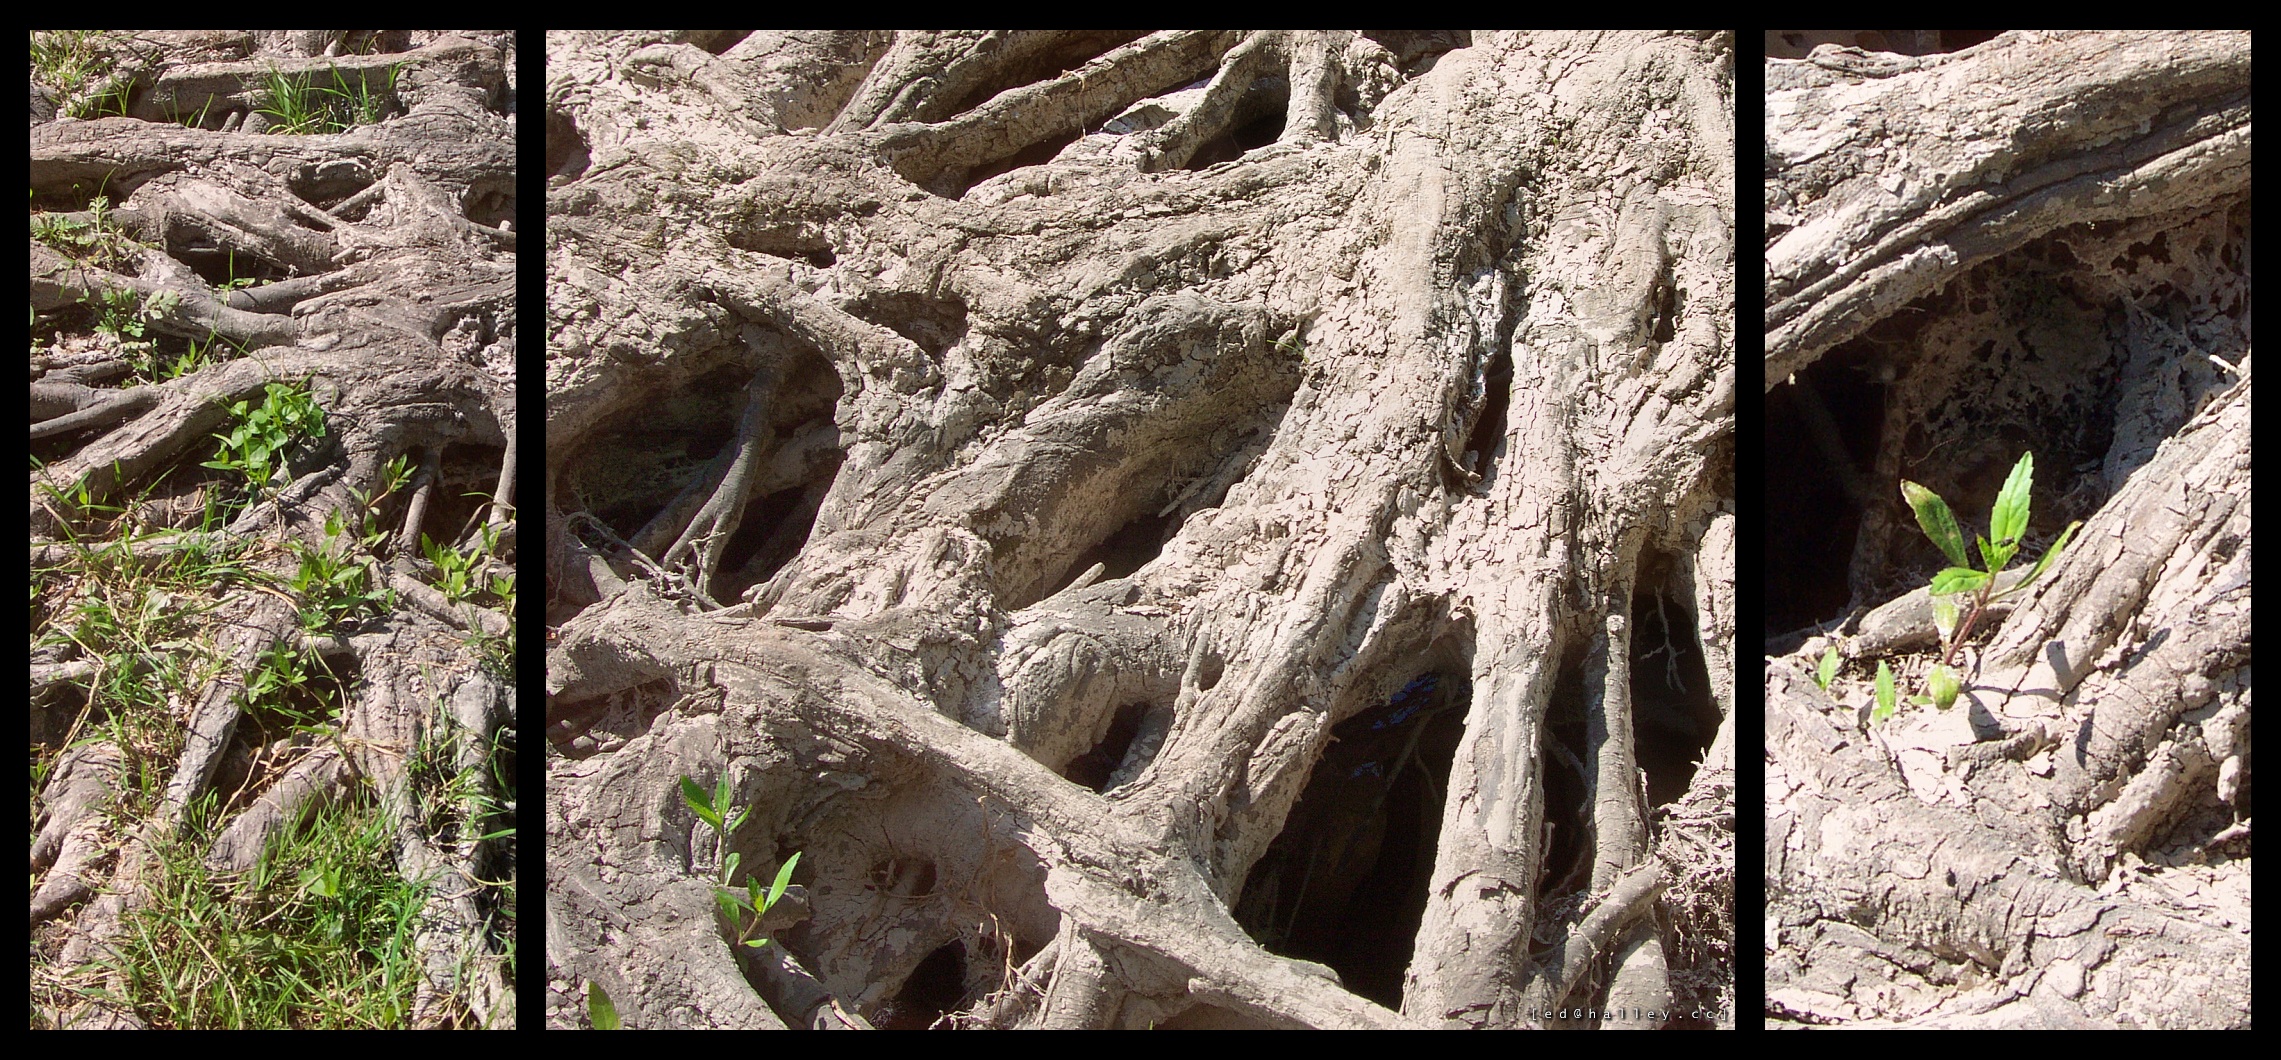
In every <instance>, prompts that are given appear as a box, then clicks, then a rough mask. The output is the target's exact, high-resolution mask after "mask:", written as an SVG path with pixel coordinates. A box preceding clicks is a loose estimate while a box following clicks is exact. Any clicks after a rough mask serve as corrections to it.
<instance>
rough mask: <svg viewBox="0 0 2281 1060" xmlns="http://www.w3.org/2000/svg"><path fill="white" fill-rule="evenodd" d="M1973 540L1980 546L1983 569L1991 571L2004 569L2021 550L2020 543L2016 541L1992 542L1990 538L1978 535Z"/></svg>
mask: <svg viewBox="0 0 2281 1060" xmlns="http://www.w3.org/2000/svg"><path fill="white" fill-rule="evenodd" d="M1973 540H1974V541H1975V542H1977V543H1978V544H1979V546H1980V562H1981V564H1982V569H1984V570H1986V571H1988V572H1990V573H1994V572H1996V571H2000V570H2003V569H2004V565H2005V564H2007V563H2010V562H2011V561H2012V557H2013V556H2016V555H2019V552H2020V546H2019V543H2018V542H2016V541H2015V542H2012V543H2010V544H2004V543H2001V542H1998V543H1996V544H1990V543H1989V542H1988V539H1987V538H1985V537H1978V538H1974V539H1973Z"/></svg>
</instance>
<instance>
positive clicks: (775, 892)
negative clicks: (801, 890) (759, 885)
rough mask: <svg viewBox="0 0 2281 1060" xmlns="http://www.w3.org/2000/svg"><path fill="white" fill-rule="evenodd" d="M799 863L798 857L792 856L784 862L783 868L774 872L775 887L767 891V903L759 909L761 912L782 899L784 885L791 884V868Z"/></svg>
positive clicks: (796, 855)
mask: <svg viewBox="0 0 2281 1060" xmlns="http://www.w3.org/2000/svg"><path fill="white" fill-rule="evenodd" d="M799 863H800V855H798V854H794V855H792V856H791V857H790V858H788V859H786V860H785V862H784V867H783V868H781V869H778V870H776V885H775V886H773V887H770V888H769V889H768V903H767V904H766V905H763V906H761V907H760V908H761V909H762V910H763V911H766V910H767V909H768V908H769V906H773V905H775V904H776V900H777V899H779V898H782V897H784V885H785V884H788V883H791V882H792V866H794V865H798V864H799Z"/></svg>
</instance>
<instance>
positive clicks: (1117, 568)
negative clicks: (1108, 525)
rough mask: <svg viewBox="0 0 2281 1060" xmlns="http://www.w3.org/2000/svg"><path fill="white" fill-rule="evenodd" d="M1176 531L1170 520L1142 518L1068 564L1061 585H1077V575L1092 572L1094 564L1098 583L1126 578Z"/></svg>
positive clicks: (1162, 546)
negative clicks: (1099, 574)
mask: <svg viewBox="0 0 2281 1060" xmlns="http://www.w3.org/2000/svg"><path fill="white" fill-rule="evenodd" d="M1175 529H1177V528H1176V527H1174V526H1173V525H1172V520H1171V518H1170V517H1169V516H1154V515H1144V516H1142V517H1140V518H1138V519H1134V520H1132V521H1131V522H1128V523H1126V524H1125V525H1123V526H1121V527H1118V528H1117V529H1116V531H1114V532H1113V533H1111V534H1110V535H1109V536H1107V537H1105V538H1102V539H1101V543H1100V544H1097V545H1094V546H1093V547H1092V548H1089V549H1086V550H1085V551H1084V552H1083V553H1082V554H1080V555H1079V556H1078V557H1077V558H1076V559H1075V560H1073V561H1071V563H1070V564H1069V569H1068V570H1066V571H1064V572H1062V577H1061V584H1062V585H1064V586H1067V585H1069V584H1070V583H1071V582H1074V581H1076V580H1077V576H1078V575H1080V574H1083V573H1085V572H1086V571H1088V570H1091V569H1093V565H1094V564H1096V563H1099V564H1101V565H1102V570H1101V577H1100V578H1099V579H1097V580H1098V581H1108V580H1111V579H1114V578H1123V577H1127V576H1129V575H1131V574H1132V573H1133V572H1134V571H1137V570H1139V569H1141V568H1142V567H1143V566H1146V565H1147V564H1148V561H1150V560H1152V559H1155V558H1156V557H1157V554H1158V553H1161V552H1163V551H1164V542H1165V541H1166V540H1167V539H1169V538H1170V537H1171V535H1172V531H1173V530H1175Z"/></svg>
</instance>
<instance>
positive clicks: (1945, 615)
mask: <svg viewBox="0 0 2281 1060" xmlns="http://www.w3.org/2000/svg"><path fill="white" fill-rule="evenodd" d="M2034 480H2035V454H2034V453H2021V454H2020V460H2019V463H2017V464H2014V465H2012V472H2011V474H2010V475H2008V476H2006V477H2005V479H2004V486H2003V489H2001V490H1999V491H1998V492H1997V494H1996V505H1995V508H1994V509H1993V510H1992V511H1991V512H1990V514H1989V526H1988V536H1987V537H1977V536H1976V537H1975V538H1974V544H1975V545H1977V546H1978V548H1979V552H1980V562H1981V564H1982V566H1981V568H1980V569H1977V570H1976V569H1974V568H1973V566H1972V561H1971V559H1970V557H1968V556H1967V555H1966V554H1965V551H1964V531H1963V529H1962V528H1961V527H1959V526H1958V525H1957V522H1956V514H1955V513H1954V512H1952V511H1950V510H1949V507H1948V502H1947V501H1944V500H1942V499H1941V498H1940V494H1937V493H1934V492H1933V491H1931V490H1929V489H1926V488H1925V487H1923V486H1920V485H1918V484H1916V483H1914V482H1910V481H1907V480H1905V479H1904V480H1903V481H1902V482H1901V497H1902V499H1904V500H1906V501H1908V502H1909V508H1910V510H1911V511H1913V512H1915V513H1916V516H1917V525H1918V526H1919V527H1922V528H1923V529H1924V532H1925V536H1926V537H1929V538H1931V539H1932V542H1933V544H1935V545H1937V546H1939V547H1940V550H1941V553H1942V554H1943V555H1946V556H1947V557H1948V558H1949V560H1950V561H1951V562H1953V563H1954V564H1956V565H1955V566H1953V567H1948V568H1945V569H1943V570H1942V571H1941V572H1940V573H1938V574H1935V575H1933V580H1932V586H1931V587H1930V589H1929V592H1930V593H1931V594H1932V604H1933V624H1934V625H1935V626H1936V627H1937V628H1938V629H1939V630H1940V635H1941V640H1942V646H1941V655H1940V662H1939V663H1938V664H1937V665H1935V666H1934V667H1933V669H1932V674H1931V676H1930V677H1929V678H1928V679H1927V681H1926V691H1927V692H1928V693H1929V694H1928V695H1922V696H1913V697H1911V699H1910V701H1911V702H1915V703H1931V704H1933V705H1934V706H1937V707H1939V708H1941V709H1943V710H1946V709H1948V707H1949V706H1950V705H1951V704H1953V703H1955V702H1956V696H1957V693H1958V692H1959V691H1960V690H1961V688H1962V685H1963V682H1962V680H1961V679H1960V678H1959V677H1958V675H1957V673H1956V670H1955V665H1956V653H1957V650H1958V649H1959V648H1961V647H1962V646H1963V644H1964V641H1965V638H1967V637H1969V636H1971V635H1972V627H1973V625H1974V624H1975V623H1977V622H1978V621H1979V620H1980V617H1981V616H1982V615H1983V614H1986V613H1987V610H1988V605H1989V603H1991V602H1993V601H1994V600H1996V599H1998V598H2000V597H2004V596H2009V595H2011V594H2013V593H2016V592H2019V591H2020V590H2022V589H2025V588H2027V587H2028V586H2029V585H2030V584H2032V583H2034V581H2035V580H2036V579H2037V578H2039V577H2041V576H2042V575H2043V572H2044V571H2047V570H2049V569H2051V565H2052V563H2053V562H2055V561H2056V560H2058V558H2059V554H2060V551H2061V550H2063V549H2065V548H2066V547H2067V542H2068V540H2069V539H2070V538H2072V537H2074V536H2075V531H2076V529H2077V528H2079V527H2081V526H2082V525H2083V524H2082V523H2081V522H2080V521H2077V522H2073V523H2069V524H2068V526H2067V528H2066V529H2065V530H2062V531H2060V533H2059V538H2058V540H2056V541H2054V542H2052V545H2051V547H2050V548H2049V549H2046V550H2044V554H2043V556H2042V558H2040V559H2038V560H2036V563H2035V566H2034V567H2032V568H2030V569H2029V570H2028V572H2027V575H2026V576H2025V577H2022V578H2021V579H2020V580H2019V581H2018V582H2016V583H2013V584H2012V585H2011V586H2010V587H2009V588H2005V589H2002V590H1998V589H1997V579H1998V576H2000V575H2001V574H2002V573H2003V572H2004V568H2005V566H2007V565H2008V564H2010V563H2011V562H2012V559H2013V557H2015V556H2017V555H2019V552H2020V544H2021V542H2020V539H2021V538H2022V537H2024V536H2026V534H2027V529H2028V497H2029V492H2030V490H2031V488H2032V487H2033V485H2034ZM1991 539H1992V540H1991ZM1958 597H1966V598H1968V602H1969V604H1970V605H1971V610H1970V611H1967V612H1964V613H1963V617H1962V620H1961V621H1959V618H1958V605H1957V598H1958ZM1877 670H1878V697H1877V710H1876V711H1875V712H1874V713H1873V714H1872V715H1871V720H1872V721H1883V720H1884V719H1885V718H1887V717H1890V716H1892V713H1893V710H1894V705H1893V703H1892V701H1891V698H1892V688H1891V685H1892V677H1891V674H1890V673H1889V672H1888V671H1887V669H1886V667H1885V665H1884V664H1883V663H1879V664H1878V667H1877Z"/></svg>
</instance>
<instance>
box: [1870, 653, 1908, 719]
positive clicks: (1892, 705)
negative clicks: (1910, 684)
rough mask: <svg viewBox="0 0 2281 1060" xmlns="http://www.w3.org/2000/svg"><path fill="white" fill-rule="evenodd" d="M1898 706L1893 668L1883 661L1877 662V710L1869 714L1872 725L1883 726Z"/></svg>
mask: <svg viewBox="0 0 2281 1060" xmlns="http://www.w3.org/2000/svg"><path fill="white" fill-rule="evenodd" d="M1899 706H1900V702H1899V695H1898V693H1897V692H1895V690H1894V688H1893V668H1892V667H1890V666H1887V665H1885V660H1883V659H1879V660H1877V709H1876V710H1873V711H1870V712H1869V722H1870V724H1872V725H1883V724H1885V719H1887V718H1890V717H1892V716H1893V711H1894V710H1896V709H1898V708H1899Z"/></svg>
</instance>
